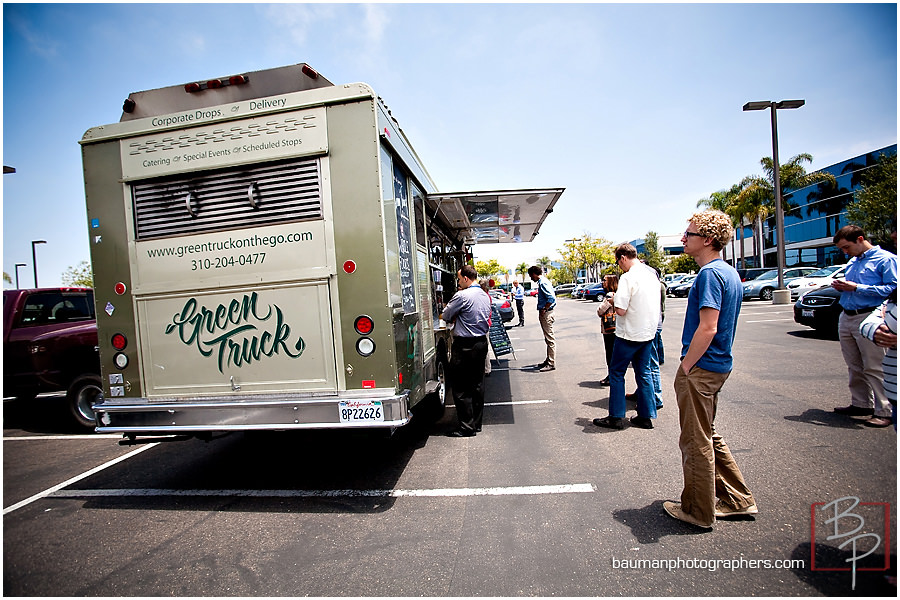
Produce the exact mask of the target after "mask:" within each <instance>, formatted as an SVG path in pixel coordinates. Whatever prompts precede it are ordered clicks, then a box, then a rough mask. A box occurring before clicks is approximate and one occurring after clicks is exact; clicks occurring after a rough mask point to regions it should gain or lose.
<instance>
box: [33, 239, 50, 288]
mask: <svg viewBox="0 0 900 600" xmlns="http://www.w3.org/2000/svg"><path fill="white" fill-rule="evenodd" d="M46 243H47V240H31V264H32V266H34V287H37V286H38V278H37V254H36V253H35V251H34V247H35V246H37V245H38V244H46Z"/></svg>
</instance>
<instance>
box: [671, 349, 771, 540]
mask: <svg viewBox="0 0 900 600" xmlns="http://www.w3.org/2000/svg"><path fill="white" fill-rule="evenodd" d="M730 374H731V373H713V372H712V371H706V370H704V369H701V368H700V367H694V368H693V369H691V372H690V374H689V375H685V374H684V371H683V370H682V369H681V366H680V365H679V366H678V373H677V374H676V375H675V396H676V398H677V399H678V420H679V423H680V424H681V437H680V438H679V440H678V445H679V447H680V448H681V464H682V468H683V470H684V490H683V491H682V492H681V509H682V510H683V511H684V512H686V513H688V514H689V515H691V516H692V517H694V518H695V519H698V520H699V521H700V522H701V523H705V524H707V525H712V524H713V523H714V522H715V520H716V515H715V507H716V498H719V499H721V500H722V502H723V503H724V504H726V505H727V506H729V507H731V508H746V507H748V506H750V505H752V504H756V501H755V500H754V499H753V494H752V493H750V489H749V488H748V487H747V484H746V483H745V482H744V476H743V475H742V474H741V470H740V469H739V468H738V466H737V463H735V462H734V458H733V457H732V456H731V451H730V450H729V449H728V446H727V445H726V444H725V440H723V439H722V436H721V435H719V434H718V433H716V431H715V428H714V427H713V419H715V416H716V405H717V403H718V401H719V390H721V389H722V386H723V385H724V384H725V380H726V379H728V376H729V375H730Z"/></svg>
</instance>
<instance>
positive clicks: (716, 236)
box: [688, 210, 734, 250]
mask: <svg viewBox="0 0 900 600" xmlns="http://www.w3.org/2000/svg"><path fill="white" fill-rule="evenodd" d="M688 222H689V223H693V224H694V225H695V226H696V227H697V233H699V234H701V235H703V236H705V237H708V238H712V240H713V247H714V248H715V249H716V250H721V249H722V248H724V247H725V246H727V245H728V242H730V241H731V238H733V237H734V227H733V226H732V225H731V217H729V216H728V215H726V214H725V213H723V212H722V211H720V210H704V211H701V212H695V213H694V214H693V215H691V218H690V219H688Z"/></svg>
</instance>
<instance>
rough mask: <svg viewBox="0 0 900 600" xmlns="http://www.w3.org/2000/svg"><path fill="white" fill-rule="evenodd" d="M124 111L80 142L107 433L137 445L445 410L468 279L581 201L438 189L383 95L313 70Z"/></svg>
mask: <svg viewBox="0 0 900 600" xmlns="http://www.w3.org/2000/svg"><path fill="white" fill-rule="evenodd" d="M122 108H123V112H122V117H121V119H120V121H119V122H118V123H113V124H111V125H103V126H99V127H94V128H92V129H90V130H88V131H87V132H86V133H85V135H84V137H83V138H82V140H81V147H82V156H83V167H84V179H85V195H86V201H87V218H88V231H89V237H90V248H91V260H92V264H93V273H94V289H95V302H96V307H97V326H98V330H99V347H100V359H101V370H102V379H103V396H102V398H101V399H100V401H99V402H98V403H97V404H95V405H94V410H95V412H96V415H97V431H100V432H118V433H123V434H124V435H125V436H127V437H129V438H130V439H131V440H132V441H134V440H135V438H136V437H137V436H150V435H171V434H187V435H197V436H208V435H210V433H211V432H218V431H234V430H256V429H275V430H283V429H302V428H335V429H337V428H349V427H375V428H396V427H400V426H402V425H404V424H406V423H407V422H408V421H409V420H410V418H411V416H412V414H413V411H416V410H418V409H419V408H422V409H424V408H425V407H426V406H428V403H429V402H430V403H432V404H433V406H435V407H438V408H442V407H443V403H444V398H445V393H446V387H445V383H444V369H445V367H446V365H447V364H448V353H449V351H450V350H449V349H450V339H449V336H450V331H449V330H448V329H447V327H446V325H445V324H444V323H442V322H441V321H440V319H439V315H440V313H441V310H442V308H443V305H444V303H445V302H447V301H448V300H449V299H450V298H451V297H452V295H453V293H454V292H455V282H456V279H455V274H456V270H457V269H458V268H459V267H460V266H461V265H462V264H464V263H465V262H467V261H468V260H471V247H472V245H473V244H475V243H491V242H493V243H497V242H499V243H505V242H509V243H519V242H527V241H530V240H531V239H532V238H533V237H534V235H535V234H537V232H538V230H539V228H540V226H541V224H542V223H543V221H544V219H545V218H546V216H547V214H549V213H550V212H551V211H552V209H553V206H554V204H555V203H556V201H557V200H558V198H559V196H560V194H562V192H563V189H562V188H554V189H528V190H509V191H493V192H466V193H438V191H437V189H436V186H435V185H434V183H433V182H432V180H431V177H430V176H429V175H428V172H427V171H426V170H425V167H424V166H423V165H422V162H421V161H420V160H419V157H418V155H417V154H416V152H415V150H413V147H412V145H411V144H410V143H409V141H408V140H407V138H406V136H405V134H404V133H403V130H402V129H400V126H399V124H398V123H397V121H396V120H395V119H394V118H393V116H392V115H391V111H390V110H389V109H388V107H387V106H386V105H385V104H384V102H383V101H382V99H381V98H380V97H379V96H377V95H376V94H375V92H374V91H373V90H372V89H371V88H370V87H369V86H368V85H366V84H362V83H353V84H347V85H334V84H332V83H331V82H329V81H328V80H327V79H325V78H324V77H323V76H322V75H320V74H319V73H317V72H316V71H315V70H313V69H312V68H311V67H310V66H309V65H306V64H298V65H293V66H288V67H280V68H275V69H268V70H263V71H256V72H251V73H245V74H240V75H234V76H230V77H225V78H217V79H211V80H207V81H198V82H190V83H188V84H186V85H178V86H172V87H167V88H161V89H155V90H149V91H145V92H138V93H133V94H131V95H130V96H129V97H128V99H126V100H125V103H124V105H123V107H122Z"/></svg>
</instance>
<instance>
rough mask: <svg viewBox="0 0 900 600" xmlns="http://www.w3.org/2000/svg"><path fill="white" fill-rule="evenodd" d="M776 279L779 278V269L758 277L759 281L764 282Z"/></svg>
mask: <svg viewBox="0 0 900 600" xmlns="http://www.w3.org/2000/svg"><path fill="white" fill-rule="evenodd" d="M776 277H778V269H771V270H769V271H766V272H765V273H763V274H762V275H760V276H759V277H757V279H759V280H760V281H763V280H765V279H775V278H776Z"/></svg>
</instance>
